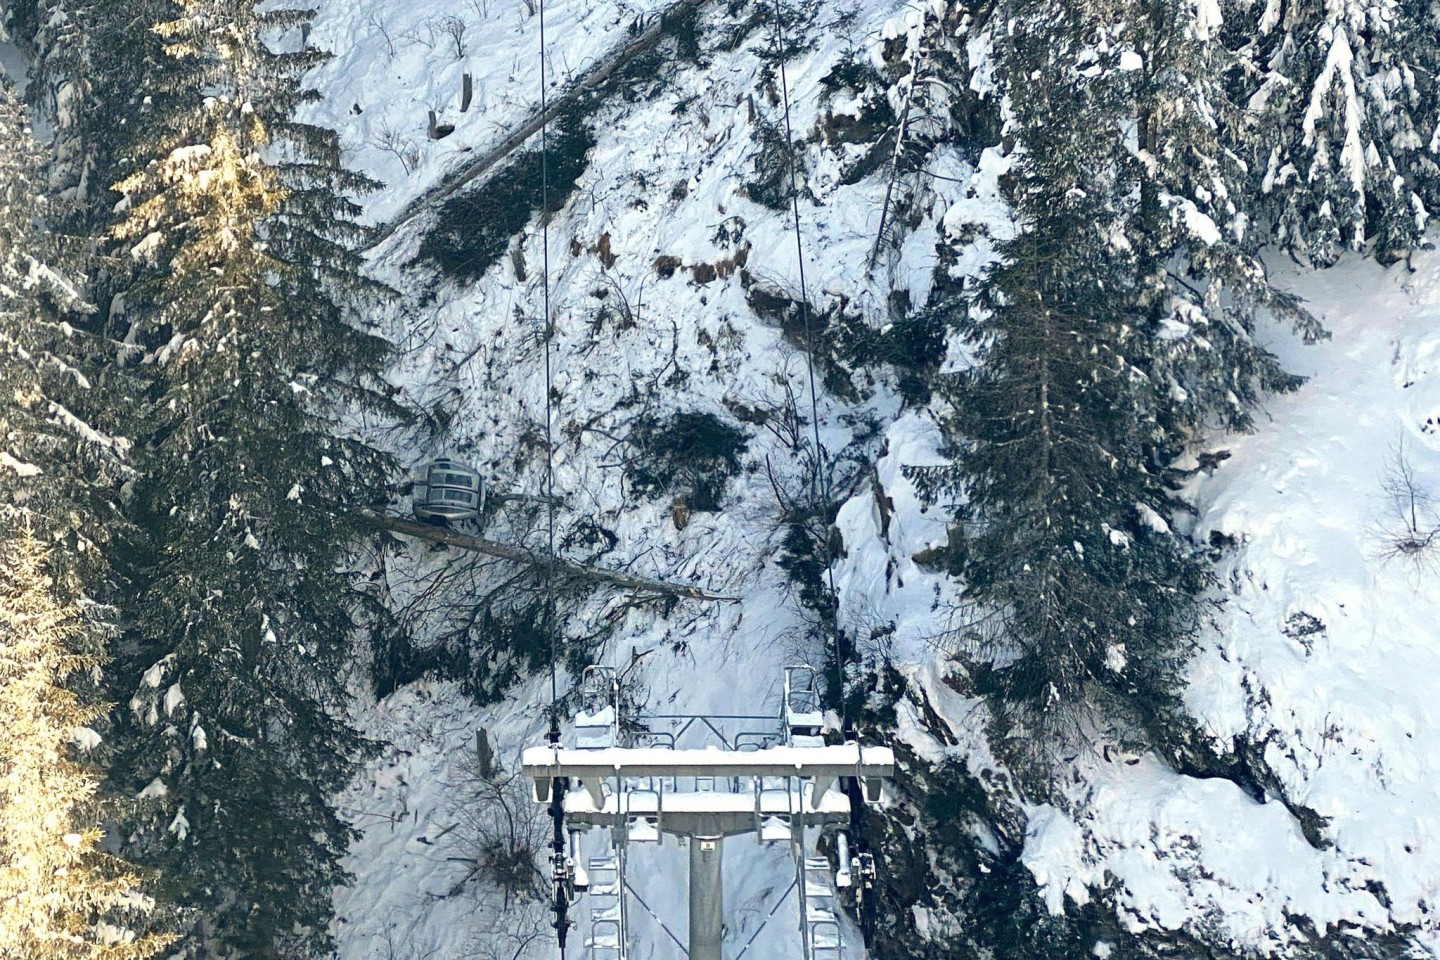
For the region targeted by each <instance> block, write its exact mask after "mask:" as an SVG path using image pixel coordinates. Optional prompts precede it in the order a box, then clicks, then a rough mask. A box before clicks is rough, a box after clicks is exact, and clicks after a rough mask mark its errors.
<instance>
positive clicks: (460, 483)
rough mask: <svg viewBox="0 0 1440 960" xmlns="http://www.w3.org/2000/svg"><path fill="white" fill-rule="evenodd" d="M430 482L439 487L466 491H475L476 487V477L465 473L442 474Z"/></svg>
mask: <svg viewBox="0 0 1440 960" xmlns="http://www.w3.org/2000/svg"><path fill="white" fill-rule="evenodd" d="M430 482H431V483H433V484H434V485H435V486H437V487H464V488H465V489H466V490H473V489H475V485H476V484H475V478H474V477H467V476H466V475H465V474H463V473H442V474H440V475H439V476H438V477H435V476H432V477H431V478H430Z"/></svg>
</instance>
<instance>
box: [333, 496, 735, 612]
mask: <svg viewBox="0 0 1440 960" xmlns="http://www.w3.org/2000/svg"><path fill="white" fill-rule="evenodd" d="M357 516H359V518H360V519H361V520H363V521H364V522H365V523H368V524H370V525H371V526H375V527H380V528H381V529H383V530H389V531H390V532H391V533H402V534H404V535H406V536H408V537H418V538H419V539H421V540H428V541H430V542H431V543H440V544H444V545H445V546H447V547H459V548H460V549H462V550H470V551H472V552H474V553H483V554H485V555H486V556H487V557H498V558H500V559H501V560H509V561H511V562H512V563H523V564H525V565H527V566H531V567H538V568H541V569H544V568H545V567H546V566H548V565H549V564H550V558H549V557H546V556H545V555H544V554H540V553H535V552H534V551H531V550H526V549H525V548H524V547H516V546H512V545H511V544H508V543H500V542H498V541H496V540H486V539H484V538H483V537H472V536H470V535H469V534H468V533H460V532H459V531H457V530H451V529H450V528H449V527H437V526H434V525H432V524H428V523H417V522H415V521H414V520H402V519H401V518H400V517H392V516H389V515H388V514H384V513H375V512H373V511H370V510H362V511H360V512H359V513H358V514H357ZM554 569H555V576H556V577H557V578H560V579H566V580H581V581H590V582H598V583H609V584H614V585H615V586H617V587H624V588H625V589H627V590H634V591H636V592H638V593H654V594H658V595H660V596H665V597H683V598H685V599H687V600H709V601H722V602H728V603H736V602H739V599H740V598H739V597H727V596H722V595H721V594H718V593H711V592H710V591H709V590H702V589H701V588H699V587H694V586H691V585H689V584H685V583H672V582H670V581H669V580H656V579H654V578H652V577H642V576H638V575H637V574H633V573H625V572H623V571H620V570H607V569H605V568H604V567H592V566H589V565H587V564H583V563H573V562H571V561H569V560H563V559H560V558H559V557H557V558H556V559H555V566H554Z"/></svg>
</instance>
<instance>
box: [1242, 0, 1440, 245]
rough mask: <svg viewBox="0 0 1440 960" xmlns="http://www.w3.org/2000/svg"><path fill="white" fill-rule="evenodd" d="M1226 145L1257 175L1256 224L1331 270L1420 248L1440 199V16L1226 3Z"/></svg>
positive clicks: (1370, 7)
mask: <svg viewBox="0 0 1440 960" xmlns="http://www.w3.org/2000/svg"><path fill="white" fill-rule="evenodd" d="M1224 29H1225V41H1226V44H1227V46H1228V47H1229V48H1230V49H1231V50H1233V51H1234V53H1235V62H1234V64H1233V66H1232V67H1231V69H1230V70H1229V72H1228V74H1227V76H1228V79H1229V96H1230V98H1231V100H1232V101H1233V102H1234V103H1236V104H1237V106H1239V107H1242V108H1243V113H1241V114H1240V115H1239V116H1237V117H1236V118H1235V122H1234V123H1233V124H1231V125H1228V126H1227V129H1226V142H1227V145H1228V146H1230V148H1231V149H1233V150H1234V151H1235V153H1236V154H1237V155H1238V156H1239V157H1241V158H1243V159H1244V160H1245V162H1246V163H1247V164H1248V165H1249V167H1250V169H1251V172H1252V176H1253V180H1252V186H1251V192H1252V193H1254V194H1255V195H1256V199H1257V201H1258V203H1259V208H1258V212H1259V213H1260V214H1261V216H1260V218H1259V223H1258V224H1257V226H1259V227H1260V228H1261V229H1263V230H1265V231H1266V232H1267V234H1268V235H1269V236H1271V237H1273V238H1274V240H1275V241H1276V242H1278V243H1279V244H1280V245H1281V246H1282V247H1284V248H1285V249H1286V250H1289V251H1290V252H1292V253H1293V254H1294V255H1296V256H1298V257H1300V258H1302V259H1304V260H1306V261H1308V262H1311V263H1315V264H1318V265H1320V266H1328V265H1329V264H1332V263H1334V262H1335V260H1336V259H1337V258H1338V257H1339V256H1340V255H1341V254H1342V253H1343V252H1344V251H1346V250H1365V249H1371V250H1373V252H1374V253H1375V255H1376V256H1378V257H1379V258H1380V259H1381V260H1382V261H1390V260H1393V259H1396V258H1398V257H1401V256H1404V255H1405V254H1406V253H1407V252H1408V251H1409V250H1411V249H1413V248H1414V247H1415V246H1416V245H1417V244H1418V243H1419V242H1420V241H1421V239H1422V232H1423V230H1424V226H1425V222H1426V220H1427V218H1428V216H1429V212H1430V210H1431V209H1433V208H1434V207H1435V205H1436V203H1437V201H1440V166H1437V163H1436V160H1437V153H1440V84H1437V71H1440V44H1437V43H1436V42H1435V37H1436V34H1437V31H1440V13H1437V11H1436V8H1435V6H1434V5H1433V4H1430V3H1414V2H1409V0H1363V2H1362V0H1332V2H1327V3H1314V2H1301V0H1268V2H1259V0H1229V2H1228V3H1225V4H1224Z"/></svg>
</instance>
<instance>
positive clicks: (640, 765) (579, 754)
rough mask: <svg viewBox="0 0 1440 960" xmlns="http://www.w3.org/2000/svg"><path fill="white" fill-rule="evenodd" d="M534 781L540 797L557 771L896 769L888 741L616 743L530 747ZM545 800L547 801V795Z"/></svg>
mask: <svg viewBox="0 0 1440 960" xmlns="http://www.w3.org/2000/svg"><path fill="white" fill-rule="evenodd" d="M520 765H521V768H522V769H523V770H524V772H525V775H526V776H527V777H530V778H531V779H532V780H534V781H535V789H536V793H535V795H536V797H537V798H541V797H548V795H549V790H550V787H549V781H551V780H553V779H555V778H556V777H575V778H580V779H585V778H590V779H595V780H606V779H610V778H613V777H804V778H807V779H813V780H816V781H819V782H822V783H826V784H828V783H830V782H833V781H834V780H835V779H837V778H839V777H860V778H861V779H864V780H884V779H888V778H889V777H891V776H893V775H894V773H895V752H894V751H893V750H891V749H890V748H889V747H867V746H861V745H860V744H858V743H846V744H842V745H839V746H826V747H769V748H766V749H763V750H752V751H749V752H746V753H739V752H730V751H725V750H667V749H665V748H663V747H628V748H627V747H611V748H609V749H605V750H574V749H568V748H565V747H554V746H542V747H529V748H527V749H526V750H525V752H524V754H523V755H522V756H521V760H520ZM541 802H544V801H543V800H542V801H541Z"/></svg>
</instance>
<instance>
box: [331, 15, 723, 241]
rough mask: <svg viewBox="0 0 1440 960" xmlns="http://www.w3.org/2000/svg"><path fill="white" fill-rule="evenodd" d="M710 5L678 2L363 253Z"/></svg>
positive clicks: (419, 201)
mask: <svg viewBox="0 0 1440 960" xmlns="http://www.w3.org/2000/svg"><path fill="white" fill-rule="evenodd" d="M707 2H709V0H676V2H675V3H673V4H672V5H671V6H670V7H669V8H668V9H666V10H665V12H664V13H663V14H661V15H660V16H658V17H655V18H654V19H653V20H652V22H651V23H650V25H649V26H647V27H645V29H644V30H642V31H641V32H640V33H639V35H637V36H635V37H634V38H633V39H631V40H630V41H629V42H627V43H625V44H622V45H621V47H620V49H619V50H617V51H615V52H614V53H612V54H611V55H610V56H608V57H606V58H605V59H604V60H601V61H600V63H599V64H597V65H596V67H595V69H593V70H591V71H590V72H589V73H588V74H586V75H585V76H583V77H581V78H580V79H578V80H576V81H575V82H574V83H573V84H571V86H570V88H569V89H568V90H566V91H564V92H563V93H561V94H560V95H559V96H558V97H556V98H555V99H554V100H552V101H550V109H548V110H544V111H537V112H536V113H535V114H533V115H532V116H531V117H530V119H529V120H527V121H526V122H525V123H523V124H522V125H521V126H520V127H519V128H518V129H516V130H514V131H512V132H511V133H510V134H509V135H507V136H506V137H505V138H504V139H502V140H501V141H500V142H499V143H498V144H496V145H495V146H494V147H491V148H490V149H489V150H487V151H485V153H483V154H481V155H480V156H479V157H477V158H476V159H475V160H472V161H471V162H470V163H468V164H466V165H465V166H463V167H461V168H460V169H459V170H457V171H456V172H455V173H454V174H452V175H450V176H448V177H447V178H446V179H445V181H444V182H443V183H441V184H440V185H439V186H437V187H435V188H434V189H433V190H430V191H428V192H427V193H425V194H424V195H422V196H420V197H417V198H416V199H415V200H414V201H412V202H411V203H410V205H409V206H408V207H406V208H405V209H404V210H403V211H402V212H401V213H400V215H399V216H397V217H396V218H395V219H394V220H391V221H390V222H389V223H387V224H385V225H384V226H383V227H380V228H379V229H378V230H376V232H375V233H374V234H373V235H372V237H371V239H370V241H369V242H368V243H366V244H365V245H364V246H362V247H361V248H360V250H361V251H362V252H363V251H366V250H373V249H375V248H376V247H378V246H380V244H382V243H384V242H385V241H386V240H389V239H390V238H391V237H393V236H394V235H395V233H396V231H398V230H399V229H400V228H401V227H403V226H404V225H405V224H407V223H409V222H410V221H411V220H414V219H415V218H416V217H418V216H420V214H422V213H424V212H425V211H426V210H429V209H431V208H432V207H434V206H435V205H437V204H438V203H440V202H441V201H442V200H445V199H447V198H449V197H451V196H453V195H454V194H455V193H456V192H457V191H459V190H460V189H461V188H462V187H464V186H465V185H466V184H468V183H470V182H471V181H472V180H474V179H475V178H476V177H480V176H483V175H484V174H485V173H486V172H488V171H489V170H490V169H491V168H492V167H494V166H495V165H496V164H498V163H500V162H501V161H502V160H504V159H505V158H506V157H508V156H509V155H510V154H512V153H514V152H515V151H516V150H518V149H520V148H521V147H523V146H524V145H525V144H526V142H527V141H529V139H530V138H531V137H533V136H534V135H535V134H537V133H539V132H540V128H541V127H542V126H544V125H545V124H547V123H549V122H550V121H552V120H554V119H556V118H557V117H559V116H560V115H561V114H562V113H564V112H565V111H566V110H568V109H569V108H570V107H571V105H572V104H574V103H575V102H576V101H577V100H578V99H579V98H580V97H582V96H584V95H585V94H587V93H590V92H591V91H593V90H595V89H597V88H599V87H600V86H601V85H602V84H603V83H604V82H605V81H606V80H608V79H610V77H611V76H612V75H613V74H614V73H615V71H617V70H619V69H620V68H621V67H623V66H625V65H626V64H627V63H629V62H630V61H632V60H634V59H635V58H636V57H638V56H640V55H641V54H642V53H645V52H647V51H649V50H652V49H654V48H655V47H656V46H657V45H658V44H659V43H660V41H661V40H662V39H664V36H665V27H666V25H667V24H668V23H670V22H671V21H673V19H674V18H675V17H677V16H681V15H683V14H685V13H687V12H688V11H690V10H693V9H697V8H699V7H700V6H702V5H703V4H705V3H707Z"/></svg>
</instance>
